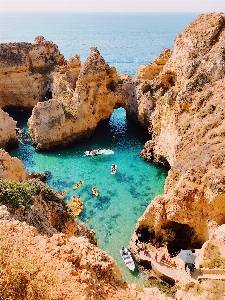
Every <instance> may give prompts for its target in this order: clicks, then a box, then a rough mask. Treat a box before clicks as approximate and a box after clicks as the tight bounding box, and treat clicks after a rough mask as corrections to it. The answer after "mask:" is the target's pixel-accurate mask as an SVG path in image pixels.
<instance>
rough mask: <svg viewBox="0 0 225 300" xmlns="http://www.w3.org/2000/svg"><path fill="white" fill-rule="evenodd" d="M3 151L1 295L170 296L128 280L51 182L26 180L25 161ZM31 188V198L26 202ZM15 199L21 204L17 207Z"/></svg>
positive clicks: (0, 192) (54, 297)
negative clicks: (123, 278) (74, 214)
mask: <svg viewBox="0 0 225 300" xmlns="http://www.w3.org/2000/svg"><path fill="white" fill-rule="evenodd" d="M1 151H2V152H1V158H0V163H1V164H0V166H1V170H3V171H4V172H3V173H2V176H1V180H0V204H2V203H4V204H5V205H0V240H1V243H0V253H1V255H0V264H1V278H0V293H1V296H2V297H10V298H11V299H18V298H24V297H26V298H29V299H31V300H32V299H45V300H47V299H49V300H50V299H51V300H52V299H59V298H60V299H65V300H68V299H71V300H72V299H81V298H84V299H93V300H96V299H127V298H129V299H135V300H136V299H140V300H141V299H142V300H147V299H151V298H152V297H156V298H157V299H162V300H163V299H167V298H166V297H164V296H163V295H162V294H160V292H159V291H158V290H157V289H150V290H147V289H142V288H141V287H138V286H136V285H128V284H127V283H126V282H124V281H123V280H122V278H121V274H120V272H119V269H118V267H117V265H116V263H115V262H114V261H113V259H112V258H111V257H109V256H108V255H107V254H106V253H105V252H104V251H102V250H101V249H99V248H98V246H97V241H96V238H95V234H94V232H93V231H91V230H89V229H87V228H86V226H85V225H84V224H83V223H80V222H78V221H77V219H76V218H75V217H74V216H73V214H72V212H71V211H70V209H69V207H68V206H67V205H66V203H65V202H64V201H63V200H62V199H61V198H60V196H59V195H57V193H55V192H54V191H52V190H51V189H50V188H49V187H48V186H47V185H45V184H44V183H41V182H40V181H38V180H33V179H32V180H28V181H27V180H24V181H23V180H22V177H25V179H26V177H29V176H28V174H27V173H26V172H25V171H23V170H22V169H23V164H22V162H20V161H19V160H18V159H15V158H11V157H10V156H9V155H8V154H7V153H6V152H5V151H4V150H1ZM23 173H26V174H23ZM22 175H23V176H22ZM24 175H26V176H24ZM9 179H10V181H9ZM12 180H14V182H20V181H22V183H24V185H21V186H19V185H17V184H15V183H13V181H12ZM9 186H11V187H12V188H11V189H9ZM12 189H14V190H15V194H14V193H13V190H12ZM28 190H29V191H30V192H31V195H32V201H26V199H27V198H28V196H27V192H28ZM10 196H11V197H10ZM18 197H19V198H18ZM16 198H18V201H19V203H20V206H19V208H15V203H16ZM22 198H24V199H25V201H23V199H22ZM18 270H20V272H19V273H18Z"/></svg>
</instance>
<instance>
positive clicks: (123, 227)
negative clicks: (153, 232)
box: [0, 13, 197, 283]
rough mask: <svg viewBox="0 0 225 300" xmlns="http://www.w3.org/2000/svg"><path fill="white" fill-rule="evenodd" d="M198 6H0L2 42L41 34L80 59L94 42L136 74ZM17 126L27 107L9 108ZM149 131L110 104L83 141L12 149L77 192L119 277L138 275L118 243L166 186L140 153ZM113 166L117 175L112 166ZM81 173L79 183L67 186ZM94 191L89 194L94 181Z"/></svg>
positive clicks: (58, 185)
mask: <svg viewBox="0 0 225 300" xmlns="http://www.w3.org/2000/svg"><path fill="white" fill-rule="evenodd" d="M196 17H197V14H163V13H154V14H147V13H146V14H144V13H143V14H122V13H121V14H119V13H118V14H114V13H112V14H109V13H108V14H103V13H93V14H87V13H86V14H85V13H16V14H15V13H0V42H2V43H7V42H33V41H34V39H35V37H36V36H38V35H42V36H44V37H45V39H46V40H50V41H52V42H54V43H55V44H57V45H58V47H59V50H60V52H61V53H62V54H63V55H64V56H65V58H66V59H69V58H70V57H72V56H74V55H75V54H79V55H80V57H81V61H82V63H83V62H84V61H85V60H86V58H87V57H88V56H89V53H90V48H91V47H92V46H96V47H97V48H98V50H99V51H100V53H101V55H102V56H103V57H104V59H105V61H106V62H107V63H108V64H109V65H110V66H115V67H116V69H117V72H118V73H129V74H130V75H131V76H134V74H135V72H136V70H137V68H138V67H139V66H140V65H143V64H147V63H150V62H151V61H153V60H154V59H155V57H157V56H158V55H159V54H160V53H161V52H162V51H163V49H164V48H170V49H173V42H174V39H175V37H176V36H177V35H178V34H179V33H180V32H181V31H183V30H184V28H185V27H186V26H187V25H188V24H189V23H190V22H191V21H192V20H194V19H195V18H196ZM11 115H12V116H13V117H14V118H15V119H16V120H17V121H18V127H21V128H24V129H26V130H27V126H26V122H27V118H28V115H27V114H26V113H22V112H21V111H20V112H19V113H18V111H16V112H14V113H12V114H11ZM148 138H149V137H148V136H147V134H144V133H143V132H142V130H140V129H139V128H137V127H136V126H135V125H134V124H132V123H131V122H129V121H127V120H126V113H125V111H124V110H123V109H122V108H120V109H117V110H115V111H114V113H113V115H112V116H111V118H110V120H109V121H105V122H103V123H102V124H101V125H100V126H99V127H98V128H97V130H96V132H95V133H94V135H92V136H91V137H90V138H89V139H88V140H87V141H83V142H79V143H76V144H75V145H73V146H72V147H70V148H67V149H61V150H55V151H51V152H49V153H39V152H36V151H35V150H34V148H33V146H32V145H31V143H30V142H27V143H23V144H22V143H20V144H19V146H18V148H16V149H14V150H13V151H11V153H10V154H11V155H12V156H17V157H18V158H20V159H21V160H22V161H23V163H24V165H25V167H26V168H28V170H29V172H40V173H43V172H45V171H50V172H51V177H50V178H49V179H48V183H49V184H50V185H51V186H52V188H54V189H56V190H58V191H62V190H64V189H66V190H68V194H67V196H68V199H70V197H71V196H72V195H75V196H78V194H80V195H81V197H82V200H83V202H84V205H85V209H84V211H83V212H82V214H81V215H80V217H79V218H80V220H82V221H84V222H85V223H86V224H87V226H88V227H89V228H92V229H93V230H94V231H95V232H96V234H97V238H98V244H99V246H100V247H101V248H102V249H103V250H105V251H107V253H108V254H109V255H111V256H112V257H113V258H114V259H115V260H116V262H117V264H118V265H119V268H120V270H121V272H122V274H123V277H124V279H126V280H127V281H128V282H139V283H141V281H142V278H141V276H140V274H138V273H137V272H135V273H134V274H131V273H130V271H129V270H128V269H126V267H125V265H124V264H123V262H122V259H121V257H120V254H119V249H120V248H121V246H122V245H124V246H127V244H128V242H129V239H130V237H131V234H132V232H133V230H134V227H135V224H136V222H137V220H138V218H139V217H140V216H141V215H142V214H143V212H144V211H145V209H146V207H147V205H148V204H149V203H150V202H151V200H152V199H154V197H155V196H156V195H159V194H162V193H163V188H164V183H165V178H166V175H167V170H166V169H165V168H163V167H159V166H154V165H153V164H150V163H147V162H145V161H143V160H142V159H141V158H140V156H139V153H140V151H141V149H142V148H143V145H144V143H145V141H146V140H148ZM89 149H111V150H113V151H114V154H112V155H101V156H94V157H85V156H84V151H86V150H89ZM112 163H115V164H116V165H117V166H118V172H117V174H116V175H111V174H110V166H111V164H112ZM80 180H83V181H84V184H83V185H82V186H81V187H80V188H78V189H77V190H75V191H74V190H72V187H73V185H74V184H76V183H77V182H79V181H80ZM92 186H94V187H96V188H97V189H98V190H99V196H98V197H95V196H93V195H92V194H91V187H92Z"/></svg>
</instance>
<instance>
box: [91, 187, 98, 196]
mask: <svg viewBox="0 0 225 300" xmlns="http://www.w3.org/2000/svg"><path fill="white" fill-rule="evenodd" d="M91 191H92V194H93V195H95V196H96V197H97V196H98V190H97V189H96V188H91Z"/></svg>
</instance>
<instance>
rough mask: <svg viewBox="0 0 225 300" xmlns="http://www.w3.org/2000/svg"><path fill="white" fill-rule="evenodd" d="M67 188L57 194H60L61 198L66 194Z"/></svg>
mask: <svg viewBox="0 0 225 300" xmlns="http://www.w3.org/2000/svg"><path fill="white" fill-rule="evenodd" d="M66 193H67V190H64V191H62V192H59V193H58V195H59V196H61V197H62V198H64V196H65V195H66Z"/></svg>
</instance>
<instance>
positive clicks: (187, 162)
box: [137, 13, 225, 251]
mask: <svg viewBox="0 0 225 300" xmlns="http://www.w3.org/2000/svg"><path fill="white" fill-rule="evenodd" d="M224 41H225V15H224V14H222V13H221V14H208V15H200V16H199V17H198V18H197V19H196V20H195V21H193V22H192V23H191V24H189V25H188V26H187V27H186V29H185V30H184V31H183V32H182V33H181V34H179V35H178V36H177V38H176V40H175V44H174V50H173V52H172V54H171V55H168V60H167V61H166V63H165V65H164V66H163V67H162V69H161V71H160V72H159V74H156V75H155V71H154V72H153V75H152V76H150V75H149V76H148V77H149V78H150V80H149V81H148V84H149V90H150V93H151V96H149V103H152V98H153V99H154V101H155V106H154V109H153V110H152V111H151V114H150V126H149V130H150V132H151V133H152V141H149V142H148V143H146V145H145V148H144V150H143V151H142V154H141V155H142V156H143V157H145V158H146V159H149V160H153V161H155V162H161V163H164V164H166V165H169V166H170V167H171V169H170V171H169V174H168V177H167V180H166V184H165V194H164V195H162V196H158V197H156V198H155V200H154V201H153V202H152V203H151V204H150V205H149V206H148V207H147V209H146V211H145V213H144V214H143V216H142V217H141V218H140V219H139V221H138V224H137V226H138V227H139V228H148V230H149V231H150V232H152V233H154V234H156V235H158V236H161V237H162V239H163V240H166V241H168V243H169V245H168V246H169V249H170V250H171V251H173V250H175V249H180V248H183V249H184V248H195V247H201V245H202V244H203V243H204V242H205V241H206V240H207V239H208V238H209V236H211V234H213V232H214V230H216V228H217V227H218V226H219V225H221V224H224V222H225V214H224V209H225V206H224V203H225V202H224V199H225V193H224V191H225V190H224V188H225V185H224V183H225V182H224V176H225V173H224V163H225V161H224V154H225V153H224V147H225V142H224V141H225V140H224V134H223V131H224V126H225V123H224V115H223V114H224V101H223V99H224V96H225V93H224V83H225V77H224V75H225V60H224V59H225V56H224V48H225V42H224ZM146 69H147V67H146ZM148 69H150V70H151V68H150V67H149V68H148ZM150 72H151V71H150ZM146 109H147V108H146Z"/></svg>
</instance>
